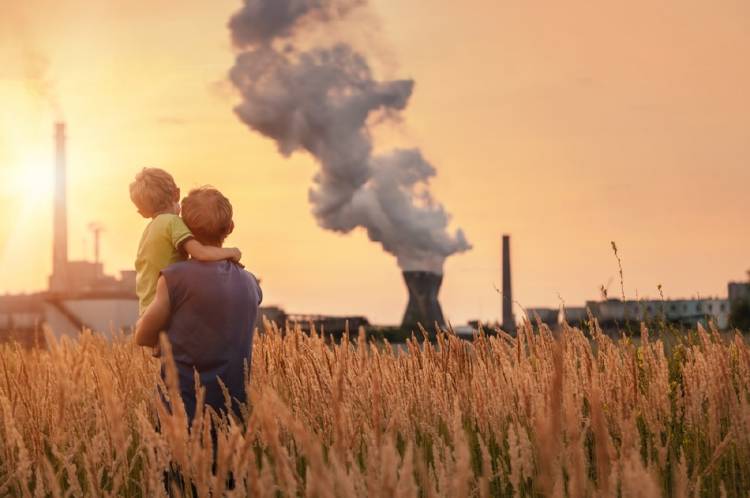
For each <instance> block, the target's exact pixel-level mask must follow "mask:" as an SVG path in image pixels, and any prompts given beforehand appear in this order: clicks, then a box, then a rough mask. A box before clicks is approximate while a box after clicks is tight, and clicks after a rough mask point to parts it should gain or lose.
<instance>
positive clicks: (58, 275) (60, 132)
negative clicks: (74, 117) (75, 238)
mask: <svg viewBox="0 0 750 498" xmlns="http://www.w3.org/2000/svg"><path fill="white" fill-rule="evenodd" d="M66 174H67V173H66V155H65V123H55V203H54V207H53V210H54V213H53V217H52V219H53V226H54V228H53V230H54V233H53V241H52V275H51V276H50V279H49V289H50V291H53V292H60V291H63V290H65V289H67V287H68V275H67V272H68V215H67V207H66V202H67V199H66V197H67V179H66Z"/></svg>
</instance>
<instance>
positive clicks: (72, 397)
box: [0, 324, 750, 497]
mask: <svg viewBox="0 0 750 498" xmlns="http://www.w3.org/2000/svg"><path fill="white" fill-rule="evenodd" d="M648 332H649V331H648V330H646V329H645V328H644V329H643V330H642V338H641V341H640V344H639V345H638V346H636V345H634V344H633V343H632V342H630V341H628V340H626V339H623V340H621V341H612V340H611V339H609V338H608V337H606V336H604V335H602V334H601V333H600V332H598V331H596V330H595V331H594V337H593V341H591V340H589V339H588V338H586V337H585V336H584V335H583V334H582V333H581V332H580V331H579V330H577V329H572V328H565V330H563V331H562V333H561V334H560V335H559V337H557V338H554V337H553V336H552V334H551V333H550V332H549V331H548V330H547V329H545V328H542V329H541V330H535V331H533V330H532V329H531V327H530V326H529V325H528V324H527V325H526V326H525V327H524V328H522V329H521V330H520V331H519V335H518V337H517V338H510V337H507V336H493V337H490V336H486V335H483V334H480V335H478V336H477V337H476V339H475V340H474V341H473V342H471V343H470V342H466V341H463V340H460V339H458V338H457V337H455V336H453V335H449V334H444V335H441V336H439V337H438V340H437V343H436V344H429V343H427V344H418V343H417V342H414V341H412V342H409V343H408V344H407V348H406V350H405V351H402V352H400V353H394V352H393V350H392V349H391V348H390V347H387V346H385V345H384V344H374V343H368V342H366V341H365V339H364V337H363V336H361V337H360V338H359V339H357V340H352V341H350V340H348V339H346V338H344V340H343V341H342V342H341V344H339V345H335V346H332V345H331V344H330V343H328V342H326V341H325V340H323V339H321V338H320V337H319V336H317V335H313V336H311V337H310V336H306V335H304V334H302V333H301V332H300V331H298V330H288V331H286V332H285V333H281V332H280V331H278V330H277V329H275V328H273V327H269V328H267V330H266V331H265V333H263V334H260V335H258V336H257V337H256V347H255V350H254V359H253V364H252V382H251V384H250V387H249V389H250V400H251V403H250V405H249V406H248V407H247V408H246V411H245V419H244V420H233V419H222V420H218V422H217V423H218V430H217V433H216V441H217V449H216V469H215V470H214V469H213V468H212V466H213V457H212V445H211V439H212V436H211V417H213V416H215V414H211V413H204V414H200V413H199V415H198V416H197V417H196V419H195V420H194V422H193V424H192V427H191V428H190V430H188V428H187V419H186V417H185V413H184V411H183V410H179V409H177V410H174V412H173V413H170V412H169V411H168V410H166V409H165V408H164V407H163V406H162V405H161V403H159V402H158V398H157V397H156V388H155V381H156V379H157V378H158V368H159V365H158V363H157V362H156V361H155V360H154V359H153V358H151V357H150V355H149V354H148V353H146V352H145V351H144V350H142V349H140V348H138V347H135V346H133V345H132V344H131V342H130V341H129V340H128V339H127V338H121V339H120V340H118V341H115V342H114V343H109V342H107V341H105V340H103V339H102V338H100V337H98V336H96V335H92V334H84V335H82V336H81V338H80V340H79V341H77V342H71V341H68V340H63V341H62V342H59V343H58V342H55V341H54V340H52V339H51V338H50V339H48V340H49V342H50V347H49V350H48V351H41V350H24V349H21V348H20V347H17V346H13V345H4V346H2V347H0V495H3V496H5V495H10V496H53V497H57V496H96V497H100V496H164V495H166V491H165V489H164V484H163V482H164V481H163V476H164V471H165V469H168V468H169V467H170V466H172V467H174V468H179V469H180V472H181V475H182V476H183V478H184V480H185V481H186V482H192V483H193V485H194V489H193V488H192V487H191V486H186V487H185V489H184V490H180V489H177V488H176V486H175V489H174V491H175V494H176V495H178V496H179V495H180V494H185V495H194V494H195V493H197V495H198V496H248V495H249V496H254V497H262V496H269V497H277V496H290V497H291V496H308V497H334V496H340V497H351V496H397V497H438V496H479V497H485V496H508V497H510V496H527V497H532V496H533V497H539V496H550V497H564V496H569V497H586V496H588V497H598V496H604V497H607V496H612V497H635V496H676V497H688V496H747V490H748V489H750V406H749V405H748V394H749V391H750V354H749V353H750V351H749V350H748V346H746V345H745V343H744V342H743V340H742V338H741V337H740V336H737V337H736V338H734V339H732V340H728V341H727V340H725V339H722V338H721V337H720V336H719V335H718V333H716V332H715V331H714V332H706V331H704V330H703V329H698V330H697V331H696V332H694V333H693V334H692V336H691V338H690V339H688V340H685V341H682V342H681V343H680V344H678V345H677V346H674V347H672V348H670V352H669V354H666V353H665V349H664V347H663V344H662V342H661V341H660V340H649V334H648ZM165 346H168V345H165ZM164 351H165V354H166V355H167V356H168V357H169V348H168V347H164ZM161 389H162V390H163V392H165V393H166V396H167V397H168V398H170V399H174V398H175V397H176V396H178V390H177V388H176V386H175V378H174V372H173V371H172V369H170V368H167V385H166V386H161ZM199 398H200V394H199ZM157 417H158V418H159V419H160V429H159V430H158V431H157V430H156V429H155V427H156V420H157ZM229 473H231V475H232V476H233V479H234V486H233V488H232V489H227V479H225V476H226V475H228V474H229Z"/></svg>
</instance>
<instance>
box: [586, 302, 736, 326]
mask: <svg viewBox="0 0 750 498" xmlns="http://www.w3.org/2000/svg"><path fill="white" fill-rule="evenodd" d="M586 308H588V309H589V310H591V314H592V315H593V316H594V318H596V319H597V320H598V321H599V324H600V325H601V326H602V327H603V328H613V327H617V326H618V324H623V323H625V322H629V321H636V322H641V321H646V322H647V321H652V320H664V321H666V322H669V323H674V324H678V325H684V326H688V327H694V326H696V325H698V324H703V325H704V326H707V325H708V324H709V322H712V323H713V324H715V325H716V327H718V328H719V329H726V328H728V327H729V315H730V307H729V300H728V299H722V298H704V299H641V300H626V301H622V300H620V299H607V300H605V301H587V302H586Z"/></svg>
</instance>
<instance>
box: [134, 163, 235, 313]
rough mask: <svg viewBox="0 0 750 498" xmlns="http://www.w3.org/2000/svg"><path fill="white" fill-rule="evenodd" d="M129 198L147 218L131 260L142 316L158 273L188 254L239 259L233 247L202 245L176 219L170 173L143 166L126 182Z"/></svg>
mask: <svg viewBox="0 0 750 498" xmlns="http://www.w3.org/2000/svg"><path fill="white" fill-rule="evenodd" d="M130 199H131V200H132V201H133V204H135V206H136V207H137V208H138V213H140V215H141V216H143V217H144V218H151V222H150V223H149V224H148V225H147V226H146V229H145V230H144V231H143V235H142V236H141V242H140V243H139V244H138V255H137V256H136V259H135V271H136V279H135V292H136V294H137V295H138V312H139V315H143V312H144V311H146V308H147V307H148V305H149V304H151V301H153V300H154V296H155V295H156V282H157V280H158V279H159V274H160V272H161V271H162V270H163V269H164V268H166V267H167V266H169V265H171V264H172V263H176V262H178V261H184V260H185V259H187V256H188V255H190V256H191V257H192V258H193V259H197V260H199V261H221V260H223V259H231V260H233V261H235V262H239V260H240V258H241V257H242V253H240V250H239V249H237V248H221V247H212V246H204V245H203V244H201V243H200V242H198V241H197V240H195V239H194V238H193V234H192V233H190V230H189V229H188V227H187V226H185V223H184V222H183V221H182V218H180V216H179V213H180V203H179V201H180V189H179V188H177V185H176V184H175V182H174V179H173V178H172V175H170V174H169V173H167V172H166V171H164V170H162V169H159V168H143V170H142V171H141V172H140V173H138V174H137V175H136V176H135V181H133V183H131V184H130Z"/></svg>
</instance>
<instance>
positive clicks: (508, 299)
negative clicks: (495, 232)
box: [502, 235, 516, 332]
mask: <svg viewBox="0 0 750 498" xmlns="http://www.w3.org/2000/svg"><path fill="white" fill-rule="evenodd" d="M502 304H503V326H502V329H503V330H504V331H506V332H513V331H515V330H516V320H515V318H514V317H513V288H512V286H511V280H510V235H503V295H502Z"/></svg>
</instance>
